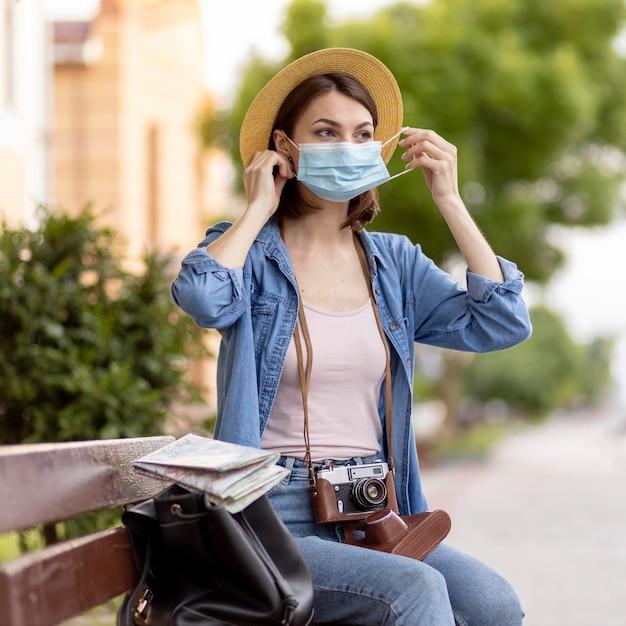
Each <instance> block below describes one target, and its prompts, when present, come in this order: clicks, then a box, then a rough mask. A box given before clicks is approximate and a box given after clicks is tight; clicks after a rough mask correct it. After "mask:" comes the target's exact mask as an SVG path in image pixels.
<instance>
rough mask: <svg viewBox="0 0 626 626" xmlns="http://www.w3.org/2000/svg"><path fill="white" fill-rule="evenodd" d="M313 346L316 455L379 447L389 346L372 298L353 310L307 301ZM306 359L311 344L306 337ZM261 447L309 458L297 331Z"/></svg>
mask: <svg viewBox="0 0 626 626" xmlns="http://www.w3.org/2000/svg"><path fill="white" fill-rule="evenodd" d="M303 304H304V312H305V315H306V320H307V326H308V328H309V335H310V337H311V344H312V351H313V367H312V371H311V381H310V385H309V395H308V410H309V433H310V442H311V457H312V459H313V461H323V460H324V459H336V460H340V459H348V458H351V457H355V456H370V455H372V454H377V453H378V452H379V451H380V440H381V434H382V428H381V423H380V418H379V416H378V400H379V397H380V387H381V384H382V382H383V380H384V377H385V348H384V346H383V343H382V339H381V337H380V333H379V332H378V327H377V325H376V318H375V317H374V311H373V310H372V305H371V302H370V301H369V300H368V301H367V302H366V303H365V304H364V305H363V306H362V307H359V308H358V309H356V310H354V311H326V310H323V309H320V308H318V307H315V306H313V305H311V304H308V303H306V302H304V303H303ZM302 349H303V352H304V359H305V364H306V346H305V344H304V341H302ZM261 447H262V448H263V449H265V450H272V451H275V452H279V453H280V454H281V455H283V456H293V457H296V458H298V459H302V458H304V455H305V447H304V413H303V409H302V391H301V387H300V376H299V374H298V361H297V357H296V349H295V345H294V340H293V337H292V338H291V342H290V345H289V348H288V350H287V358H286V361H285V367H284V369H283V372H282V375H281V379H280V383H279V386H278V391H277V394H276V398H275V400H274V405H273V407H272V411H271V413H270V417H269V420H268V422H267V426H266V428H265V431H264V432H263V436H262V437H261Z"/></svg>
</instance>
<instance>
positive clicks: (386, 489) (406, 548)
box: [311, 462, 451, 560]
mask: <svg viewBox="0 0 626 626" xmlns="http://www.w3.org/2000/svg"><path fill="white" fill-rule="evenodd" d="M315 479H316V480H315V485H314V486H312V488H311V495H312V498H313V508H314V511H315V518H316V521H317V523H318V524H325V523H328V522H343V527H344V532H345V538H346V543H349V544H352V545H357V546H361V547H366V548H371V549H374V550H380V551H383V552H391V553H393V554H401V555H403V556H408V557H411V558H414V559H420V560H421V559H423V558H424V557H425V556H426V555H428V554H429V553H430V552H431V551H432V550H433V549H434V548H435V547H436V546H437V545H439V543H441V541H443V539H444V538H445V537H446V535H447V534H448V532H449V531H450V525H451V522H450V517H449V516H448V514H447V513H446V512H445V511H442V510H440V509H438V510H435V511H425V512H423V513H418V514H416V515H403V516H400V515H398V502H397V500H396V492H395V488H394V484H393V475H392V473H391V472H390V471H389V466H388V465H387V463H383V462H376V463H368V464H364V465H350V466H338V467H324V468H322V469H319V470H317V472H315Z"/></svg>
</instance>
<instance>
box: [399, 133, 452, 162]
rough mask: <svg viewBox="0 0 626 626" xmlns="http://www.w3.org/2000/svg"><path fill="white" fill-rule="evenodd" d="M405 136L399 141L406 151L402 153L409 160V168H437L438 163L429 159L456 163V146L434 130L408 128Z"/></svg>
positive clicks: (404, 158) (403, 157)
mask: <svg viewBox="0 0 626 626" xmlns="http://www.w3.org/2000/svg"><path fill="white" fill-rule="evenodd" d="M402 134H403V135H404V138H403V139H401V140H400V141H399V142H398V145H400V146H401V147H403V148H406V152H405V153H404V154H403V155H402V159H403V160H404V161H408V165H407V169H412V168H414V167H428V168H429V169H432V168H435V167H436V163H432V162H430V163H429V160H431V161H432V160H434V161H444V162H448V163H456V147H455V146H454V145H453V144H451V143H450V142H448V141H446V140H445V139H444V138H443V137H441V136H440V135H438V134H437V133H436V132H435V131H433V130H427V129H421V128H407V129H405V130H404V131H403V133H402Z"/></svg>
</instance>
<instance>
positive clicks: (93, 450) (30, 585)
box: [0, 437, 174, 626]
mask: <svg viewBox="0 0 626 626" xmlns="http://www.w3.org/2000/svg"><path fill="white" fill-rule="evenodd" d="M172 441H174V437H141V438H135V439H109V440H101V441H83V442H71V443H41V444H23V445H9V446H0V533H5V532H10V531H20V530H26V529H29V528H33V527H35V526H38V525H40V524H51V523H54V522H60V521H65V520H69V519H72V518H74V517H76V516H78V515H83V514H86V513H92V512H94V511H101V510H106V509H111V508H114V507H119V506H122V505H127V504H132V503H135V502H140V501H141V500H145V499H147V498H151V497H152V496H154V495H155V494H156V493H158V492H159V491H161V490H162V489H164V488H165V486H166V485H167V483H164V482H163V481H160V480H156V479H152V478H149V477H146V476H142V475H140V474H138V473H137V472H135V471H134V470H133V468H132V462H133V461H134V460H135V459H137V458H139V457H141V456H143V455H144V454H148V452H152V451H154V450H157V449H159V448H162V447H163V446H164V445H166V444H168V443H171V442H172ZM137 579H138V573H137V571H136V568H135V564H134V561H133V557H132V552H131V549H130V544H129V541H128V537H127V534H126V530H125V529H124V528H123V527H117V528H114V529H110V530H105V531H102V532H98V533H94V534H91V535H87V536H85V537H81V538H79V539H73V540H69V541H64V542H61V543H58V544H55V545H52V546H48V547H46V548H44V549H42V550H39V551H36V552H32V553H29V554H25V555H23V556H21V557H19V558H17V559H15V560H13V561H10V562H8V563H2V564H0V624H2V626H35V625H36V626H55V625H56V624H59V623H61V622H63V621H65V620H67V619H69V618H72V617H75V616H77V615H79V614H81V613H83V612H84V611H86V610H88V609H90V608H92V607H95V606H98V605H100V604H103V603H104V602H106V601H108V600H110V599H111V598H114V597H116V596H119V595H120V594H122V593H124V592H126V591H128V590H129V589H131V588H132V587H133V586H134V585H135V584H136V582H137Z"/></svg>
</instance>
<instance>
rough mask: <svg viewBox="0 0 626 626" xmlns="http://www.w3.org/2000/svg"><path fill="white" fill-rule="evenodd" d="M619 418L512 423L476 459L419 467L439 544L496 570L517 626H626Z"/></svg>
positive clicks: (624, 442) (624, 457)
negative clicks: (516, 603)
mask: <svg viewBox="0 0 626 626" xmlns="http://www.w3.org/2000/svg"><path fill="white" fill-rule="evenodd" d="M624 417H625V416H624V415H620V414H618V413H616V412H614V413H612V412H611V411H608V410H607V411H606V412H604V413H600V412H595V413H594V414H590V413H582V412H579V413H576V414H571V415H563V416H560V417H556V418H554V419H552V420H551V421H549V422H548V423H546V424H544V425H542V426H538V427H528V428H524V429H522V430H521V431H520V432H519V433H518V434H515V435H512V436H510V437H509V438H507V439H506V440H505V441H503V442H501V444H500V445H498V446H497V448H496V449H495V450H494V451H493V452H492V453H491V454H490V456H489V458H488V459H487V461H486V462H484V463H479V462H474V463H459V464H452V465H447V466H440V467H434V468H430V469H426V470H424V472H423V477H424V483H425V489H426V493H427V495H428V500H429V505H430V507H431V508H444V509H446V510H447V511H448V512H449V513H450V516H451V517H452V530H451V532H450V535H449V537H448V542H449V543H450V544H451V545H454V546H456V547H458V548H461V549H463V550H465V551H467V552H469V553H471V554H473V555H475V556H477V557H479V558H481V559H482V560H484V561H485V562H487V563H489V564H491V565H492V566H493V567H495V568H496V569H497V570H499V571H500V572H502V573H503V574H504V575H505V576H506V577H507V578H508V579H509V580H510V581H511V582H512V583H513V585H514V586H515V588H516V589H517V591H518V593H519V595H520V597H521V599H522V603H523V605H524V609H525V611H526V615H527V617H526V620H525V621H524V626H626V428H624V425H625V423H626V422H625V420H624Z"/></svg>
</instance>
